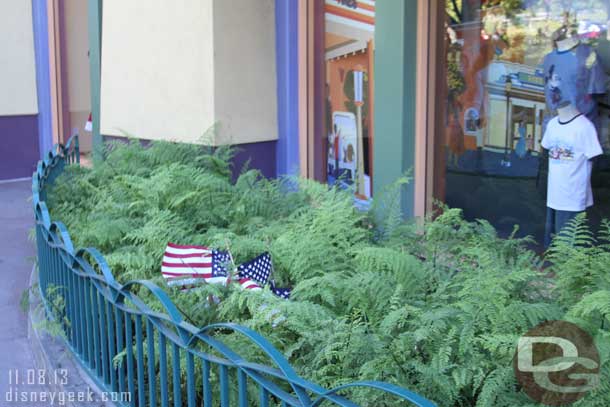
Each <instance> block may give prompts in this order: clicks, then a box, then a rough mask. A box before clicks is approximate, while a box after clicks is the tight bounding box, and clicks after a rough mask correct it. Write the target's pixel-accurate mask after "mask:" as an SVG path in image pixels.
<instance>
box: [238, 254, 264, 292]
mask: <svg viewBox="0 0 610 407" xmlns="http://www.w3.org/2000/svg"><path fill="white" fill-rule="evenodd" d="M272 267H273V266H272V265H271V256H270V255H269V253H267V252H265V253H263V254H261V255H259V256H257V257H255V258H254V259H252V260H250V261H247V262H245V263H242V264H240V265H239V266H238V267H237V271H238V274H237V276H238V279H239V284H240V285H241V287H242V288H243V289H245V290H255V291H259V290H261V289H262V288H261V287H262V286H264V285H265V284H267V280H269V276H270V275H271V269H272Z"/></svg>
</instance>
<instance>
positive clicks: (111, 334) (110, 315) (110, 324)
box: [106, 301, 119, 393]
mask: <svg viewBox="0 0 610 407" xmlns="http://www.w3.org/2000/svg"><path fill="white" fill-rule="evenodd" d="M114 310H115V308H114V305H113V304H112V302H110V301H106V331H107V332H108V370H109V374H110V388H111V389H112V391H113V392H115V393H116V392H118V390H119V389H118V386H117V381H116V369H115V368H114V358H115V356H116V354H117V352H116V337H115V330H114V327H115V325H114Z"/></svg>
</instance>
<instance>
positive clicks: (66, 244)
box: [32, 135, 434, 407]
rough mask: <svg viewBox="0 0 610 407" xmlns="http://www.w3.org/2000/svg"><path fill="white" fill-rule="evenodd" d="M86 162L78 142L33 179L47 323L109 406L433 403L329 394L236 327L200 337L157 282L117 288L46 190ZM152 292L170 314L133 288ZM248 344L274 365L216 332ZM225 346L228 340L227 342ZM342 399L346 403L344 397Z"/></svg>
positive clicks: (400, 393)
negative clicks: (76, 241) (79, 243)
mask: <svg viewBox="0 0 610 407" xmlns="http://www.w3.org/2000/svg"><path fill="white" fill-rule="evenodd" d="M75 163H79V147H78V136H77V135H75V136H73V137H72V138H71V139H70V140H69V141H68V143H67V144H66V145H65V146H62V145H56V146H55V147H54V148H53V151H51V152H50V153H49V154H48V155H47V156H46V157H45V158H44V160H42V161H40V162H39V163H38V167H37V170H36V172H35V173H34V174H33V179H32V195H33V204H34V210H35V215H36V242H37V250H38V268H39V284H40V293H41V296H42V298H43V302H44V304H45V307H46V310H47V315H48V316H49V317H50V318H55V320H56V321H57V322H58V323H59V325H60V326H61V329H62V331H63V333H64V334H65V335H64V336H65V338H66V342H67V344H68V345H69V347H70V348H71V350H72V352H73V353H74V354H75V355H77V356H78V359H79V361H80V362H81V364H82V365H83V366H84V367H85V369H86V370H87V371H88V372H89V374H90V376H91V377H92V378H93V379H94V380H95V381H96V382H97V384H98V385H100V387H101V388H102V390H104V391H105V392H108V393H107V394H106V396H107V398H108V399H109V400H111V401H115V402H117V404H119V405H129V406H164V407H165V406H170V405H173V406H174V407H179V406H185V405H186V406H189V407H193V406H201V405H204V406H206V407H207V406H219V405H220V406H223V407H226V406H240V407H242V406H249V405H260V406H269V405H281V406H302V407H305V406H310V407H315V406H321V405H337V406H356V404H355V403H354V402H352V401H350V400H349V397H347V396H345V395H341V394H345V393H348V392H349V390H351V389H352V388H354V387H366V388H370V389H374V390H375V391H379V392H382V393H384V394H386V395H387V396H388V397H390V396H391V397H392V398H393V399H395V400H403V401H404V405H415V406H420V407H433V406H434V404H433V403H432V402H430V401H429V400H426V399H425V398H423V397H421V396H419V395H417V394H415V393H413V392H411V391H409V390H406V389H404V388H401V387H398V386H394V385H391V384H388V383H383V382H375V381H364V382H355V383H351V384H347V385H344V386H341V387H338V388H336V389H330V390H329V389H325V388H323V387H321V386H319V385H317V384H315V383H312V382H310V381H307V380H305V379H303V378H301V377H299V376H298V375H297V374H296V373H295V371H294V369H293V368H292V367H291V366H290V364H289V363H288V362H287V360H286V359H285V358H284V357H283V355H282V354H281V353H280V352H279V351H277V350H276V349H275V348H274V347H273V346H272V345H271V344H270V343H269V342H268V341H267V340H266V339H265V338H264V337H262V336H261V335H259V334H258V333H256V332H254V331H252V330H250V329H248V328H245V327H242V326H239V325H235V324H230V323H218V324H213V325H209V326H206V327H205V328H201V329H200V328H197V327H195V326H193V325H192V324H189V323H188V322H186V321H185V320H184V319H183V317H182V314H181V313H180V312H179V310H178V309H177V307H176V306H175V305H174V304H173V303H172V301H171V300H170V298H169V297H168V295H167V294H166V293H165V292H164V291H163V290H162V289H161V288H159V287H158V286H156V285H155V284H153V283H152V282H150V281H141V280H138V281H131V282H128V283H126V284H124V285H121V284H119V283H118V282H117V281H116V280H115V279H114V277H113V275H112V272H111V271H110V268H109V267H108V264H107V263H106V261H105V260H104V257H103V256H102V255H101V254H100V253H99V252H98V251H97V250H96V249H94V248H86V249H78V250H77V249H76V248H75V247H74V245H73V244H72V241H71V239H70V234H69V233H68V230H67V229H66V227H65V226H64V225H63V224H62V223H61V222H55V221H52V220H51V217H50V215H49V212H48V210H47V206H46V203H45V200H46V193H47V186H48V185H49V184H52V183H53V182H54V180H55V179H56V178H57V176H58V175H60V174H61V173H62V171H63V169H64V167H65V165H66V164H75ZM135 287H140V288H144V289H146V290H148V291H149V292H150V293H151V294H152V295H153V296H154V297H155V298H156V299H157V300H158V302H159V303H160V304H161V305H162V308H163V309H164V310H165V312H158V311H155V310H153V309H151V308H150V307H149V306H148V305H147V304H145V303H144V302H143V301H142V300H141V299H140V298H138V297H137V295H135V294H133V293H132V290H133V288H135ZM219 332H222V333H223V334H224V335H227V334H228V333H229V334H231V335H242V336H243V337H245V338H246V339H247V340H248V342H249V343H250V344H251V346H253V347H257V348H258V350H260V351H261V352H263V353H264V354H265V355H266V356H267V358H268V359H267V360H269V361H270V362H272V364H273V365H275V366H267V365H262V364H260V363H252V362H249V361H248V360H246V359H245V358H243V357H242V356H240V353H239V352H236V351H235V350H233V349H231V348H230V347H229V346H228V345H227V344H226V343H225V342H223V341H222V338H219V335H218V333H219ZM225 337H226V336H225ZM340 393H341V394H340Z"/></svg>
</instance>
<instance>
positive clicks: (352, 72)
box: [318, 0, 375, 202]
mask: <svg viewBox="0 0 610 407" xmlns="http://www.w3.org/2000/svg"><path fill="white" fill-rule="evenodd" d="M374 41H375V2H374V1H373V0H358V1H355V0H326V1H325V3H324V73H323V75H324V78H325V80H324V85H325V92H324V98H325V99H324V101H323V103H324V109H325V118H324V120H325V123H326V126H325V134H324V135H323V137H324V159H323V161H324V162H325V172H326V180H327V182H328V183H329V184H331V185H339V186H341V187H344V188H353V190H354V192H355V194H356V198H357V199H358V200H361V201H364V202H366V201H367V200H368V199H369V198H370V197H371V191H372V171H373V162H372V157H373V155H372V153H373V152H372V149H373V137H374V136H373V89H374V81H373V60H374V48H375V46H374ZM319 102H320V101H318V103H319Z"/></svg>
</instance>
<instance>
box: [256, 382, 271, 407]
mask: <svg viewBox="0 0 610 407" xmlns="http://www.w3.org/2000/svg"><path fill="white" fill-rule="evenodd" d="M258 405H259V406H260V407H269V392H267V389H265V388H264V387H263V386H262V385H260V393H259V399H258Z"/></svg>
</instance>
